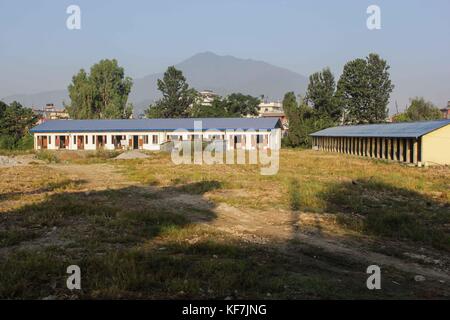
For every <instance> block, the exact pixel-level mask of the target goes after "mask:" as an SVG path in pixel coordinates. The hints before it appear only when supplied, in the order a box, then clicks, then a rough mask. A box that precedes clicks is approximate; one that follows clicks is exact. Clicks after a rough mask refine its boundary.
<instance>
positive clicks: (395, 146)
mask: <svg viewBox="0 0 450 320" xmlns="http://www.w3.org/2000/svg"><path fill="white" fill-rule="evenodd" d="M392 144H393V146H392V155H393V157H392V160H394V161H397V160H398V139H392Z"/></svg>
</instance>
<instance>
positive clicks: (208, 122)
mask: <svg viewBox="0 0 450 320" xmlns="http://www.w3.org/2000/svg"><path fill="white" fill-rule="evenodd" d="M195 122H201V125H202V130H211V129H217V130H238V129H242V130H251V129H254V130H271V129H275V128H279V127H280V123H279V119H278V118H182V119H137V120H128V119H127V120H50V121H46V122H44V123H41V124H40V125H38V126H36V127H34V128H32V129H31V130H30V131H31V132H32V133H45V132H48V133H51V132H54V133H57V132H112V131H113V132H139V131H173V130H177V129H185V130H188V131H192V130H194V129H195Z"/></svg>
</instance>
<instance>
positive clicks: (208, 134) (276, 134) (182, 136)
mask: <svg viewBox="0 0 450 320" xmlns="http://www.w3.org/2000/svg"><path fill="white" fill-rule="evenodd" d="M198 134H199V133H198V132H191V131H174V132H163V131H154V132H108V133H105V132H77V133H35V134H34V146H35V149H36V150H40V149H41V147H40V146H39V143H38V137H47V149H48V150H59V149H61V148H60V146H59V145H57V143H56V142H57V137H61V136H64V137H66V139H69V143H68V145H67V147H64V148H62V149H67V150H79V148H78V144H77V141H78V140H77V139H78V137H83V144H84V147H83V148H82V149H83V150H96V149H97V137H98V136H102V137H105V136H106V141H105V144H104V146H103V147H101V149H105V150H115V149H116V147H115V146H114V142H113V136H125V138H126V139H125V141H126V143H128V144H129V141H130V139H132V140H133V137H134V136H138V139H142V141H143V143H142V145H141V146H139V147H138V149H144V150H152V151H158V150H160V149H161V144H163V143H165V142H167V141H169V140H177V139H179V140H183V141H186V140H191V139H192V135H198ZM154 135H155V136H157V137H158V138H157V142H156V141H155V143H154V141H153V136H154ZM201 135H202V137H203V139H212V138H213V137H216V138H217V137H220V139H224V140H226V141H227V149H228V150H231V149H234V148H235V147H236V148H241V149H245V150H253V149H256V148H257V145H256V142H257V138H256V137H257V136H260V139H259V140H260V146H261V144H262V145H263V147H264V148H271V149H274V148H279V147H280V144H281V129H274V130H272V131H261V132H257V131H245V130H239V131H218V130H215V131H204V132H202V133H201ZM144 136H148V141H147V142H148V143H145V142H146V141H145V137H144ZM235 136H239V137H240V138H239V140H240V143H234V141H235V140H234V137H235ZM93 138H94V140H93ZM121 140H123V139H121ZM99 148H100V147H99ZM131 148H132V146H131V145H128V146H127V145H125V146H122V149H131Z"/></svg>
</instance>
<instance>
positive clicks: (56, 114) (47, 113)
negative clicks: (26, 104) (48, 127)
mask: <svg viewBox="0 0 450 320" xmlns="http://www.w3.org/2000/svg"><path fill="white" fill-rule="evenodd" d="M32 110H33V112H34V113H35V114H36V115H38V116H39V118H40V119H39V123H42V122H44V121H47V120H63V119H69V113H68V112H67V111H66V110H64V109H57V108H56V107H55V105H54V104H53V103H47V104H46V105H45V107H43V108H42V109H38V108H33V109H32Z"/></svg>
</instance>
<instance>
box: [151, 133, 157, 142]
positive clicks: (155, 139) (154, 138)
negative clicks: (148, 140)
mask: <svg viewBox="0 0 450 320" xmlns="http://www.w3.org/2000/svg"><path fill="white" fill-rule="evenodd" d="M152 143H153V144H158V135H157V134H154V135H153V137H152Z"/></svg>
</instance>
